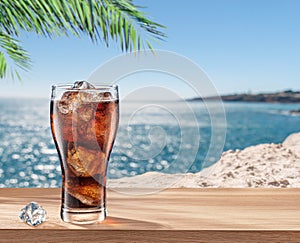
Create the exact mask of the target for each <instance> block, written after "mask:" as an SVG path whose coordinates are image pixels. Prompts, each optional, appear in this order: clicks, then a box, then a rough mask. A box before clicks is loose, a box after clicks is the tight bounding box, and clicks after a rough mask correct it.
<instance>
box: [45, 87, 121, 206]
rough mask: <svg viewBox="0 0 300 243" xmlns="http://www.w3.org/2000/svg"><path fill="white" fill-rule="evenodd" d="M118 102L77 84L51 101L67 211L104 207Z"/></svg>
mask: <svg viewBox="0 0 300 243" xmlns="http://www.w3.org/2000/svg"><path fill="white" fill-rule="evenodd" d="M118 105H119V104H118V99H115V98H113V96H112V94H111V93H110V92H101V91H99V90H97V89H96V88H95V87H94V86H93V85H91V84H89V83H88V82H85V81H78V82H76V83H75V84H74V86H73V87H72V88H71V89H69V90H67V91H65V92H64V93H63V94H62V96H61V98H60V99H55V100H52V101H51V128H52V134H53V138H54V141H55V144H56V146H57V149H58V151H59V157H60V161H61V163H62V168H63V169H62V174H63V185H62V186H63V193H62V195H63V203H64V205H65V207H66V208H86V207H97V206H99V207H102V206H103V204H105V197H106V195H105V191H106V190H105V187H106V170H107V163H108V160H109V156H110V153H111V149H112V147H113V143H114V140H115V136H116V132H117V127H118V122H119V106H118Z"/></svg>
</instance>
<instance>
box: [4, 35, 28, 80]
mask: <svg viewBox="0 0 300 243" xmlns="http://www.w3.org/2000/svg"><path fill="white" fill-rule="evenodd" d="M0 48H1V49H2V50H4V51H5V54H6V55H7V56H8V57H9V58H10V59H11V60H12V61H13V62H14V64H15V65H16V66H17V67H18V68H20V69H22V70H24V71H28V70H29V68H30V66H31V61H30V58H29V55H28V53H27V51H25V50H24V49H23V48H22V47H21V46H20V45H19V41H18V40H16V39H14V38H12V37H10V36H8V35H6V34H4V33H1V32H0ZM5 54H4V52H2V51H1V52H0V78H4V77H5V76H6V74H7V72H8V70H9V68H8V65H7V61H6V56H5ZM11 70H12V71H11V75H12V77H14V74H16V75H17V76H18V77H19V73H18V71H17V70H16V69H11Z"/></svg>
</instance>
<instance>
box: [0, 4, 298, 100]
mask: <svg viewBox="0 0 300 243" xmlns="http://www.w3.org/2000/svg"><path fill="white" fill-rule="evenodd" d="M135 2H136V3H138V4H140V5H144V6H147V9H145V10H144V11H145V12H147V13H148V16H150V17H151V18H152V19H153V20H156V21H158V22H160V23H162V24H164V25H166V26H167V29H166V30H165V32H166V34H167V36H168V38H167V39H166V41H165V42H162V43H160V44H155V45H154V46H155V47H156V48H158V49H162V50H169V51H173V52H176V53H178V54H181V55H183V56H186V57H188V58H190V59H191V60H193V61H194V62H196V63H197V64H198V65H199V66H200V67H202V68H203V69H204V71H205V72H206V73H207V74H208V75H209V77H210V78H211V80H212V81H213V83H214V85H215V86H216V89H217V90H218V91H219V93H221V94H225V93H235V92H243V91H245V92H248V91H252V92H260V91H279V90H285V89H294V90H300V82H299V81H300V72H299V70H300V68H299V67H300V15H299V11H300V1H298V0H185V1H178V0H161V1H157V0H138V1H135ZM21 41H22V43H23V46H24V48H25V49H27V50H28V51H29V53H30V54H31V58H32V60H33V62H34V65H33V67H32V69H31V71H30V72H29V73H26V74H23V81H22V82H21V83H20V82H19V81H11V80H9V79H6V80H2V81H1V82H2V85H4V87H5V89H4V88H2V89H1V90H0V97H1V96H41V97H49V92H50V87H51V84H53V83H70V82H73V81H74V80H80V79H86V78H87V77H88V76H89V75H90V74H91V72H92V71H93V70H94V69H95V68H96V67H98V66H99V65H101V64H102V63H104V62H106V61H107V60H109V59H110V58H113V57H115V56H117V55H120V54H121V51H120V50H119V48H118V46H117V45H115V44H114V43H112V45H111V47H110V48H108V49H107V48H106V47H104V46H102V45H94V44H92V43H91V42H90V40H89V39H88V38H87V37H84V38H82V39H76V38H73V37H70V38H65V37H63V38H55V39H52V40H50V39H46V38H43V37H38V36H36V35H35V34H33V33H24V34H23V35H22V37H21ZM154 77H156V76H155V75H154ZM159 80H160V79H159V78H157V81H153V82H154V83H155V82H157V84H158V85H159V82H160V81H159ZM144 83H145V82H144ZM144 83H143V82H141V83H140V85H145V84H144ZM175 83H176V82H174V83H173V82H172V80H171V79H170V81H169V85H170V87H172V85H174V86H176V85H177V84H175ZM122 85H123V86H127V87H130V86H131V85H132V84H131V83H130V80H128V81H126V82H123V83H122ZM135 85H136V84H135ZM121 89H122V86H121ZM181 90H182V91H183V93H184V95H185V96H186V97H188V96H193V95H194V94H193V93H192V92H191V91H190V90H189V89H188V88H186V87H182V89H181Z"/></svg>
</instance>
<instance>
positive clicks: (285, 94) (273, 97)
mask: <svg viewBox="0 0 300 243" xmlns="http://www.w3.org/2000/svg"><path fill="white" fill-rule="evenodd" d="M219 98H220V97H206V98H205V100H216V99H219ZM221 99H222V100H223V101H233V102H234V101H236V102H265V103H300V92H299V91H292V90H286V91H282V92H275V93H259V94H250V93H242V94H229V95H222V96H221ZM202 100H203V99H202V98H201V97H196V98H193V99H189V100H188V101H202Z"/></svg>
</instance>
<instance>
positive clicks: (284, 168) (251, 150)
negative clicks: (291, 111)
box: [108, 133, 300, 188]
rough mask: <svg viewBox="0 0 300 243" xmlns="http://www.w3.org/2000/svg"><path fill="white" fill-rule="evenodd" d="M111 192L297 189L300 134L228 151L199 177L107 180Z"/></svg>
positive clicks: (151, 175) (145, 176)
mask: <svg viewBox="0 0 300 243" xmlns="http://www.w3.org/2000/svg"><path fill="white" fill-rule="evenodd" d="M108 186H109V187H111V188H143V187H148V188H169V187H173V188H180V187H188V188H201V187H253V188H256V187H273V188H274V187H275V188H285V187H300V133H296V134H292V135H290V136H289V137H288V138H287V139H286V140H285V141H284V142H283V143H282V144H260V145H257V146H251V147H248V148H245V149H243V150H235V151H233V150H229V151H226V152H224V153H223V154H222V157H221V159H220V160H219V161H218V162H217V163H216V164H214V165H213V166H211V167H209V168H206V169H204V170H203V171H201V172H199V173H187V174H184V175H182V174H173V175H171V174H163V173H158V172H148V173H145V174H143V175H139V176H135V177H130V178H121V179H116V180H110V181H109V183H108Z"/></svg>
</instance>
